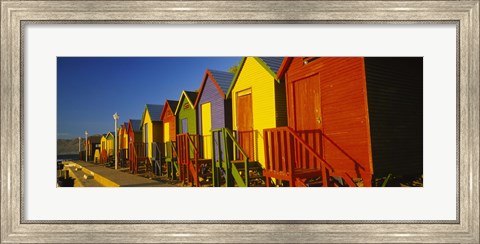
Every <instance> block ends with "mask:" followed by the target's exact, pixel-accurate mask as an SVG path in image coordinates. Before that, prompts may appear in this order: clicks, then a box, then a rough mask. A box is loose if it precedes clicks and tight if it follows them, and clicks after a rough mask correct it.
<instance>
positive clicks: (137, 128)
mask: <svg viewBox="0 0 480 244" xmlns="http://www.w3.org/2000/svg"><path fill="white" fill-rule="evenodd" d="M130 124H132V128H133V131H134V132H138V131H140V130H141V128H140V120H139V119H131V120H130Z"/></svg>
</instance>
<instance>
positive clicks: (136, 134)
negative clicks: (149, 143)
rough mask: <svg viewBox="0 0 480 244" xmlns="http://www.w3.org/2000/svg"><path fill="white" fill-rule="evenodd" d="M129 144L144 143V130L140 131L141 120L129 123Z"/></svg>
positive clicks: (133, 120)
mask: <svg viewBox="0 0 480 244" xmlns="http://www.w3.org/2000/svg"><path fill="white" fill-rule="evenodd" d="M127 128H128V130H127V133H128V143H135V142H141V141H142V138H141V136H142V130H141V129H140V120H139V119H131V120H129V121H128V127H127Z"/></svg>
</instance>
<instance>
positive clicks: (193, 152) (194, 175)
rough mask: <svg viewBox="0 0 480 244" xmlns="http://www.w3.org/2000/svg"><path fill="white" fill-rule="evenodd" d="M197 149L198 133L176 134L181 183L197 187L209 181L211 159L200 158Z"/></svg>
mask: <svg viewBox="0 0 480 244" xmlns="http://www.w3.org/2000/svg"><path fill="white" fill-rule="evenodd" d="M199 149H200V136H199V135H191V134H189V133H184V134H179V135H177V150H178V154H177V155H178V166H179V172H180V180H182V182H183V184H187V183H190V184H191V185H193V186H197V187H199V186H203V185H206V184H209V183H210V182H211V173H210V168H211V163H210V162H211V160H210V159H201V158H200V150H199Z"/></svg>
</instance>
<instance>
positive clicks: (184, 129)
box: [182, 119, 188, 133]
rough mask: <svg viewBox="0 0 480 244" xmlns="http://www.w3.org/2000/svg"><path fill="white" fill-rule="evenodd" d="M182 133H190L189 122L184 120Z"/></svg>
mask: <svg viewBox="0 0 480 244" xmlns="http://www.w3.org/2000/svg"><path fill="white" fill-rule="evenodd" d="M182 133H188V120H187V119H182Z"/></svg>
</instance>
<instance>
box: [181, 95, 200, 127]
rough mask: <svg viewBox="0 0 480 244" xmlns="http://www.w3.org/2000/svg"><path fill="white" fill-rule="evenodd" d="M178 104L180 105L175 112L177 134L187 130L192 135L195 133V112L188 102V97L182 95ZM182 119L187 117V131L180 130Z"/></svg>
mask: <svg viewBox="0 0 480 244" xmlns="http://www.w3.org/2000/svg"><path fill="white" fill-rule="evenodd" d="M178 106H180V108H179V111H178V114H177V121H178V124H177V126H178V132H179V134H182V133H187V132H188V133H190V134H192V135H195V134H197V113H196V110H195V109H194V108H193V106H192V104H190V103H189V102H188V99H187V98H185V97H184V96H183V99H181V103H179V105H178ZM183 119H187V125H188V126H187V127H188V131H182V120H183Z"/></svg>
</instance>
